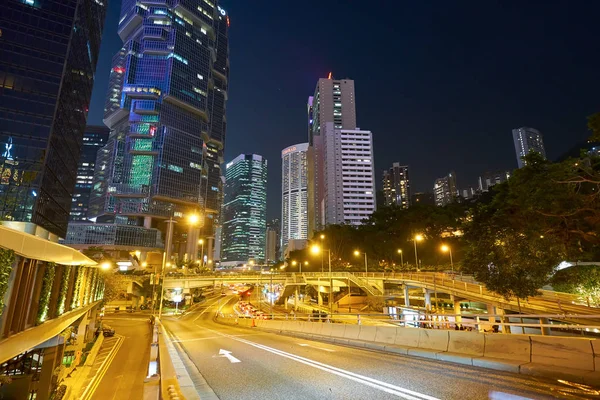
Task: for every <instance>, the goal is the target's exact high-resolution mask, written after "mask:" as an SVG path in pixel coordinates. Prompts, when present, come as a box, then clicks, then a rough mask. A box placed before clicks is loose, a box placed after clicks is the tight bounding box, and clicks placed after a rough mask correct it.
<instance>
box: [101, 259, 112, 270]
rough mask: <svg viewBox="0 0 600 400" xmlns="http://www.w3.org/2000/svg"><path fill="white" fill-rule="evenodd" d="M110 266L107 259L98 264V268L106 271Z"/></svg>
mask: <svg viewBox="0 0 600 400" xmlns="http://www.w3.org/2000/svg"><path fill="white" fill-rule="evenodd" d="M111 267H112V264H111V263H109V262H108V261H106V262H103V263H102V264H100V268H101V269H103V270H105V271H107V270H109V269H110V268H111Z"/></svg>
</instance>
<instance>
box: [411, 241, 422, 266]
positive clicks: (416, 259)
mask: <svg viewBox="0 0 600 400" xmlns="http://www.w3.org/2000/svg"><path fill="white" fill-rule="evenodd" d="M421 240H423V235H415V237H414V238H413V242H414V243H415V269H416V270H417V272H418V271H419V256H418V255H417V242H420V241H421Z"/></svg>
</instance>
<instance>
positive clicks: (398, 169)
mask: <svg viewBox="0 0 600 400" xmlns="http://www.w3.org/2000/svg"><path fill="white" fill-rule="evenodd" d="M382 181H383V196H384V201H385V205H386V206H391V205H396V206H398V207H401V208H408V207H410V179H409V176H408V166H407V165H400V163H393V164H392V167H391V168H390V169H387V170H385V171H383V179H382Z"/></svg>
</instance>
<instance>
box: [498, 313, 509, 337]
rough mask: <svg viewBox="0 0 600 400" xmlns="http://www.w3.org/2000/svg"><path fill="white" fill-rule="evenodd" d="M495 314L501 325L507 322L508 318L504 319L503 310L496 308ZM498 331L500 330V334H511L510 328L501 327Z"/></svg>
mask: <svg viewBox="0 0 600 400" xmlns="http://www.w3.org/2000/svg"><path fill="white" fill-rule="evenodd" d="M496 313H497V314H498V315H499V316H500V322H501V323H507V322H509V320H508V318H506V317H505V313H504V310H503V309H501V308H498V307H496ZM500 329H501V330H502V333H506V334H510V333H511V330H510V326H507V325H501V326H500Z"/></svg>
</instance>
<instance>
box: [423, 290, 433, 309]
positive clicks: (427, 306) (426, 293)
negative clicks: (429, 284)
mask: <svg viewBox="0 0 600 400" xmlns="http://www.w3.org/2000/svg"><path fill="white" fill-rule="evenodd" d="M423 296H424V297H425V309H426V310H427V311H431V292H430V291H429V290H428V289H423Z"/></svg>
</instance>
